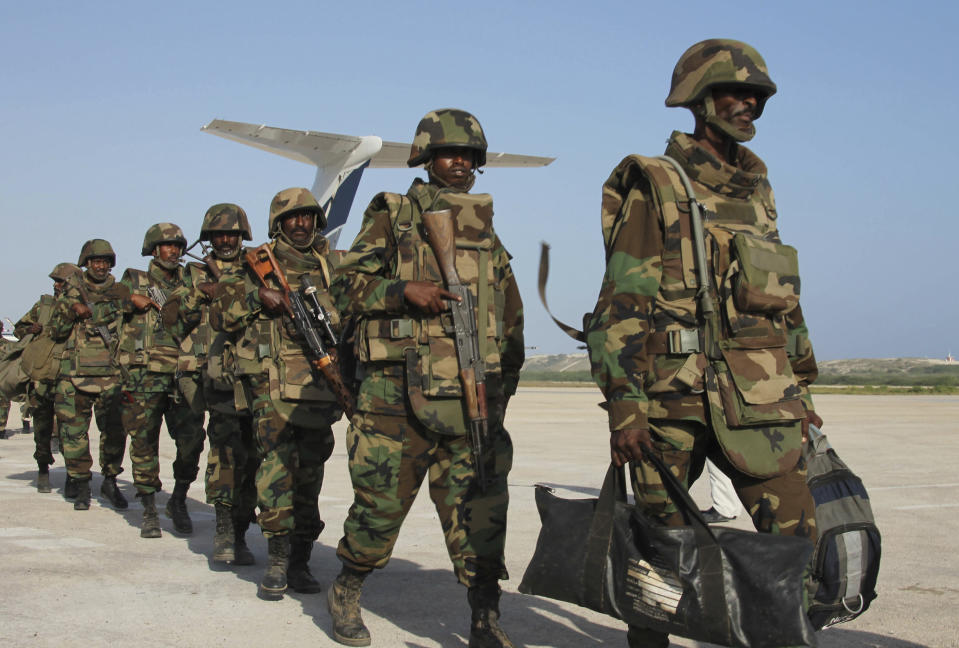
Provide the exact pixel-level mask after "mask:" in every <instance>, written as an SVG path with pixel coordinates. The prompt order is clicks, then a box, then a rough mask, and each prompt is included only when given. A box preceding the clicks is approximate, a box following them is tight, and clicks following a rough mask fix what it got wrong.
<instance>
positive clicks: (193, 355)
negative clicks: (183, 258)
mask: <svg viewBox="0 0 959 648" xmlns="http://www.w3.org/2000/svg"><path fill="white" fill-rule="evenodd" d="M184 277H185V280H186V283H187V284H188V285H189V286H190V287H191V288H192V287H193V286H195V285H196V284H198V283H201V282H204V281H215V280H214V279H213V278H212V277H211V276H209V273H208V272H207V270H206V268H205V266H204V265H203V264H201V263H188V264H187V265H186V267H185V268H184ZM213 337H214V331H213V327H211V326H210V309H209V308H206V307H204V308H203V309H201V311H200V323H199V324H197V325H196V328H194V329H193V330H192V331H190V334H189V335H188V336H186V337H185V338H183V341H182V342H180V356H179V358H178V359H177V371H179V372H181V373H190V372H194V371H199V370H200V369H201V368H203V367H204V365H206V362H207V354H208V353H209V352H210V345H211V344H212V341H213Z"/></svg>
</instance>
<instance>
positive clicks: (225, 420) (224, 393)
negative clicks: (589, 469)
mask: <svg viewBox="0 0 959 648" xmlns="http://www.w3.org/2000/svg"><path fill="white" fill-rule="evenodd" d="M252 238H253V234H252V232H251V230H250V224H249V222H248V221H247V217H246V212H244V211H243V208H241V207H240V206H239V205H233V204H230V203H220V204H218V205H213V206H212V207H210V209H209V210H207V212H206V215H205V216H204V218H203V225H202V227H201V229H200V240H201V241H209V242H210V248H211V249H210V253H209V254H208V255H207V256H206V257H204V263H189V264H187V267H186V272H187V274H188V275H189V280H188V281H187V282H186V283H187V284H189V286H190V287H187V286H186V285H184V286H182V287H180V288H178V289H177V290H175V291H174V292H173V294H172V295H171V297H170V299H169V300H168V301H167V303H166V305H165V306H164V307H163V318H164V322H165V323H166V324H167V325H168V327H169V328H170V329H171V331H173V332H174V335H175V336H177V337H179V338H181V339H185V338H186V335H187V334H188V333H189V332H190V331H193V330H194V329H195V330H196V333H195V335H194V337H195V339H196V342H195V345H194V346H193V348H192V351H193V353H192V354H190V355H188V356H186V357H185V358H184V356H182V355H181V363H182V362H183V360H184V359H185V360H186V361H188V362H191V363H192V366H193V367H196V368H197V369H199V370H200V372H201V375H202V382H201V383H200V385H199V389H196V390H195V391H194V396H193V397H192V398H190V400H191V402H193V403H195V404H197V405H199V404H200V403H201V402H202V407H204V408H205V409H206V410H207V411H209V413H210V419H209V422H208V424H207V434H208V435H209V439H210V450H209V452H208V453H207V466H206V501H207V503H208V504H212V505H213V507H214V510H215V511H216V532H215V535H214V538H213V561H214V562H228V563H234V564H237V565H252V564H253V562H254V558H253V553H252V552H251V551H250V549H249V547H248V546H247V544H246V530H247V529H248V528H249V526H250V522H252V521H253V519H254V517H253V516H254V509H255V508H256V469H257V467H258V465H259V462H258V461H257V456H256V445H255V443H254V440H253V424H252V423H253V418H252V415H251V413H250V410H249V408H248V407H246V406H245V403H243V404H242V406H238V404H237V399H236V398H235V392H234V388H235V387H242V386H239V385H236V384H235V381H234V376H233V368H234V366H235V363H236V362H235V355H234V345H235V339H234V338H235V336H234V335H232V334H229V333H224V332H215V331H213V330H212V328H211V327H210V317H209V305H210V301H211V300H212V298H213V295H214V289H215V287H216V283H217V281H219V280H220V278H221V277H223V276H231V275H237V274H240V273H242V272H243V259H242V256H241V253H242V252H243V245H242V242H243V241H249V240H251V239H252ZM242 401H243V399H242V398H241V402H242Z"/></svg>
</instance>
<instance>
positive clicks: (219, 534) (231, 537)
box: [213, 502, 236, 563]
mask: <svg viewBox="0 0 959 648" xmlns="http://www.w3.org/2000/svg"><path fill="white" fill-rule="evenodd" d="M213 509H214V510H215V511H216V531H215V532H214V534H213V562H223V563H231V562H233V561H234V560H235V559H236V553H235V550H234V547H235V533H236V532H235V530H234V529H233V507H232V506H227V505H226V504H223V503H222V502H217V503H216V504H214V505H213Z"/></svg>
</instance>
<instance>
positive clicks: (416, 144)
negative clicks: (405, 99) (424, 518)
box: [406, 108, 486, 168]
mask: <svg viewBox="0 0 959 648" xmlns="http://www.w3.org/2000/svg"><path fill="white" fill-rule="evenodd" d="M450 146H462V147H465V148H471V149H473V150H475V151H476V167H477V168H479V167H481V166H483V165H484V164H486V135H485V134H484V133H483V127H482V126H480V123H479V120H478V119H476V117H474V116H473V115H471V114H470V113H468V112H466V111H465V110H458V109H456V108H440V109H439V110H433V111H431V112H428V113H426V115H425V116H424V117H423V119H421V120H420V123H419V125H417V127H416V135H414V136H413V145H412V146H410V159H409V160H407V162H406V164H407V166H411V167H414V166H416V165H418V164H423V163H425V162H428V161H429V159H430V157H431V155H432V152H433V151H435V150H436V149H438V148H444V147H450Z"/></svg>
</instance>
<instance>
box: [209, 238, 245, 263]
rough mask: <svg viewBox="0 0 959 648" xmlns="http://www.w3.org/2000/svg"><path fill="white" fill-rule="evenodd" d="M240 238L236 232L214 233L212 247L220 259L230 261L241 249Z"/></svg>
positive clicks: (211, 239) (211, 241)
mask: <svg viewBox="0 0 959 648" xmlns="http://www.w3.org/2000/svg"><path fill="white" fill-rule="evenodd" d="M240 238H241V236H240V234H238V233H236V232H213V233H212V234H210V245H212V246H213V251H214V252H215V253H216V255H217V256H218V257H219V258H221V259H229V258H232V257H233V256H234V255H235V254H236V252H237V250H238V249H239V248H240Z"/></svg>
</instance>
